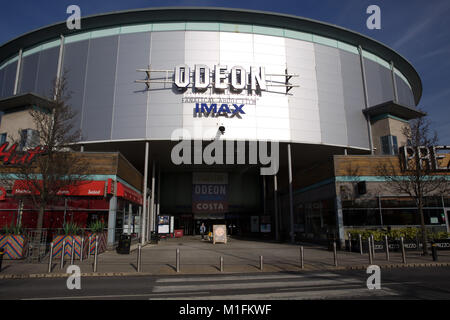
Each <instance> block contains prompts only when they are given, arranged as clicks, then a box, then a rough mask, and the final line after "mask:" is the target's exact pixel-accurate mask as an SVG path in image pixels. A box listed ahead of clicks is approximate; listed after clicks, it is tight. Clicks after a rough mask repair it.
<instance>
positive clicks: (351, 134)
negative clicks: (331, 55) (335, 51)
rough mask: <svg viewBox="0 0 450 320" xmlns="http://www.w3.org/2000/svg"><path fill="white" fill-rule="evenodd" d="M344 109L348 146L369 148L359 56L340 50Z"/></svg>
mask: <svg viewBox="0 0 450 320" xmlns="http://www.w3.org/2000/svg"><path fill="white" fill-rule="evenodd" d="M339 55H340V59H341V72H342V84H343V89H344V107H345V114H346V119H347V121H346V122H347V133H348V144H349V145H350V146H355V147H360V148H369V137H368V131H367V124H366V119H365V117H364V115H363V113H362V110H363V109H364V89H363V83H362V74H361V64H360V59H359V55H357V54H353V53H350V52H346V51H343V50H340V52H339Z"/></svg>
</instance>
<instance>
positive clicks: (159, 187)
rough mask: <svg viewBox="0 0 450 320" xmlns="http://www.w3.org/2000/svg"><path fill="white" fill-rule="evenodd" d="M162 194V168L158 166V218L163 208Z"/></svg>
mask: <svg viewBox="0 0 450 320" xmlns="http://www.w3.org/2000/svg"><path fill="white" fill-rule="evenodd" d="M160 192H161V166H160V165H159V164H158V190H157V200H156V202H157V205H156V216H159V208H160V207H161V205H160V200H161V197H160Z"/></svg>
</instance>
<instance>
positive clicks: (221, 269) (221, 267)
mask: <svg viewBox="0 0 450 320" xmlns="http://www.w3.org/2000/svg"><path fill="white" fill-rule="evenodd" d="M220 272H223V257H222V256H220Z"/></svg>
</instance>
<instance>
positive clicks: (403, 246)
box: [400, 237, 406, 263]
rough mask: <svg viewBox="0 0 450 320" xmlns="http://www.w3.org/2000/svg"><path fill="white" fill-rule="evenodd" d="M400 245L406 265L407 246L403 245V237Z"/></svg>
mask: <svg viewBox="0 0 450 320" xmlns="http://www.w3.org/2000/svg"><path fill="white" fill-rule="evenodd" d="M400 243H401V247H402V260H403V263H406V253H405V244H404V243H403V237H400Z"/></svg>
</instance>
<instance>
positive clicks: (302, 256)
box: [300, 246, 305, 269]
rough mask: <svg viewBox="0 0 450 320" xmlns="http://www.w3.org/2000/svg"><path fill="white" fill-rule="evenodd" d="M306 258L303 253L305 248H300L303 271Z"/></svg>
mask: <svg viewBox="0 0 450 320" xmlns="http://www.w3.org/2000/svg"><path fill="white" fill-rule="evenodd" d="M304 261H305V256H304V251H303V246H301V247H300V267H301V268H302V269H303V268H304V267H305V265H304Z"/></svg>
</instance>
